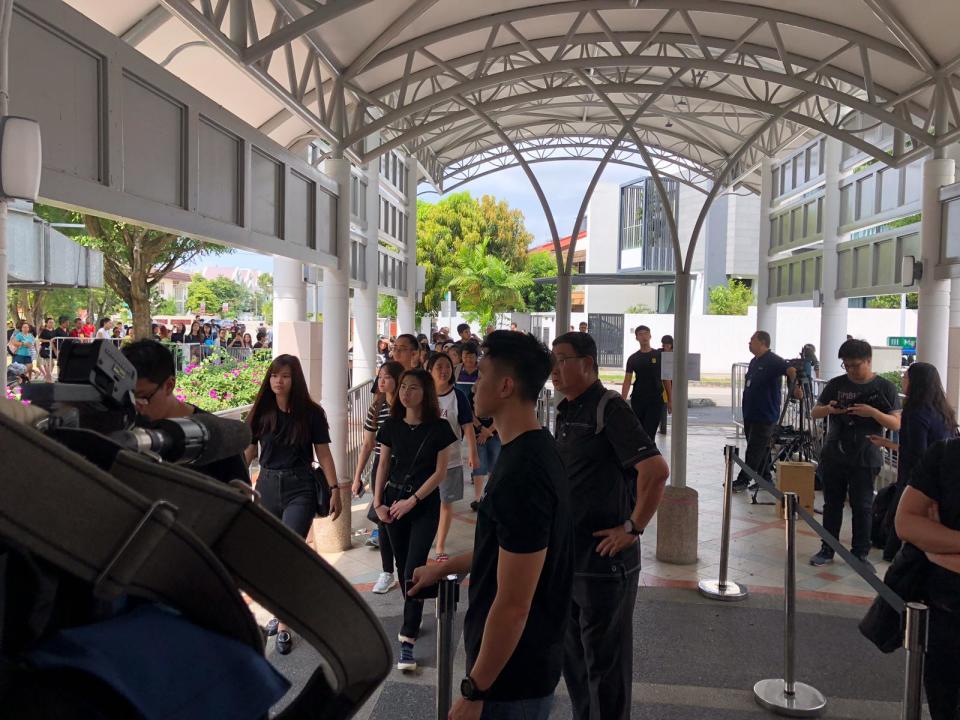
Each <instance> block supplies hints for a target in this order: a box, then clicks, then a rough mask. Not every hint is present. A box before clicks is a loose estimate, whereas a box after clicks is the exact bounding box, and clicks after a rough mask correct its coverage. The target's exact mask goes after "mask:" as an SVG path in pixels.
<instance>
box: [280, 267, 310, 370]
mask: <svg viewBox="0 0 960 720" xmlns="http://www.w3.org/2000/svg"><path fill="white" fill-rule="evenodd" d="M306 319H307V284H306V283H305V282H304V281H303V264H302V263H301V262H300V261H299V260H293V259H292V258H288V257H281V256H280V255H274V257H273V354H274V357H276V356H277V355H280V354H283V352H285V351H282V350H279V349H278V348H280V347H286V345H285V343H286V338H284V337H283V334H284V333H285V332H288V331H289V330H290V329H291V328H292V327H293V326H292V325H290V323H296V322H301V321H305V320H306ZM291 354H292V353H291ZM301 359H302V358H301Z"/></svg>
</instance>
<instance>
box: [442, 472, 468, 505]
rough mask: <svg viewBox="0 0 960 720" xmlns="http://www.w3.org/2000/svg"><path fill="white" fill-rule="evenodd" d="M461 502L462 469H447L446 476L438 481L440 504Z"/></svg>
mask: <svg viewBox="0 0 960 720" xmlns="http://www.w3.org/2000/svg"><path fill="white" fill-rule="evenodd" d="M457 500H463V468H462V467H460V466H459V465H457V466H456V467H452V468H447V476H446V477H445V478H444V479H443V480H441V481H440V502H443V503H448V504H449V503H454V502H456V501H457Z"/></svg>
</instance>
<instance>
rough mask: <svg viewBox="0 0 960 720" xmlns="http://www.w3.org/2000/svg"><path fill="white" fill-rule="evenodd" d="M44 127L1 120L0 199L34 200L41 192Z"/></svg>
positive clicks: (26, 121)
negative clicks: (41, 140) (41, 139)
mask: <svg viewBox="0 0 960 720" xmlns="http://www.w3.org/2000/svg"><path fill="white" fill-rule="evenodd" d="M41 166H42V163H41V151H40V124H39V123H38V122H37V121H36V120H31V119H29V118H23V117H16V116H14V115H10V116H7V117H0V198H20V199H21V200H29V201H31V202H32V201H34V200H36V199H37V195H38V194H39V193H40V173H41Z"/></svg>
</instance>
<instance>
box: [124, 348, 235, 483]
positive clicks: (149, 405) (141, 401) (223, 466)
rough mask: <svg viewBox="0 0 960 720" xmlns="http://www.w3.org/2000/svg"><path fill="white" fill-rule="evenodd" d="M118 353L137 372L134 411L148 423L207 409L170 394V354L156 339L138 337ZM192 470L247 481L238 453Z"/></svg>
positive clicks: (173, 371) (172, 373) (174, 380)
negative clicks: (135, 409) (148, 421)
mask: <svg viewBox="0 0 960 720" xmlns="http://www.w3.org/2000/svg"><path fill="white" fill-rule="evenodd" d="M121 352H122V353H123V355H124V357H126V358H127V360H129V361H130V363H131V364H132V365H133V367H134V368H135V369H136V371H137V387H136V390H135V391H134V397H135V399H136V403H137V413H139V414H140V415H143V416H144V417H145V418H147V419H149V420H150V421H151V422H157V421H158V420H167V419H170V418H179V417H189V416H191V415H194V414H198V413H204V412H206V411H204V410H201V409H200V408H198V407H195V406H194V405H190V404H189V403H184V402H180V401H179V400H177V398H176V396H175V395H174V394H173V392H174V388H175V387H176V384H177V378H176V369H175V367H174V363H173V354H172V353H171V352H170V351H169V350H168V349H167V348H165V347H164V346H163V345H161V344H160V343H159V342H157V341H156V340H138V341H136V342H132V343H130V344H129V345H125V346H123V348H122V349H121ZM193 469H194V470H196V471H198V472H201V473H203V474H204V475H209V476H210V477H212V478H214V479H215V480H220V481H221V482H230V481H231V480H242V481H243V482H245V483H248V484H249V482H250V476H249V475H248V474H247V465H246V463H245V462H244V461H243V455H242V454H241V453H237V455H236V456H234V457H229V458H225V459H223V460H217V461H215V462H212V463H209V464H208V465H204V466H202V467H193Z"/></svg>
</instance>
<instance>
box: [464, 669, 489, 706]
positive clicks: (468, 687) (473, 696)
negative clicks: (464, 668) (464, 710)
mask: <svg viewBox="0 0 960 720" xmlns="http://www.w3.org/2000/svg"><path fill="white" fill-rule="evenodd" d="M489 692H490V690H489V688H488V689H487V690H481V689H480V688H478V687H477V684H476V683H475V682H474V681H473V678H471V677H470V676H469V675H467V676H466V677H465V678H464V679H463V680H461V681H460V694H461V695H463V697H464V698H465V699H466V700H469V701H470V702H477V701H478V700H484V699H486V697H487V693H489Z"/></svg>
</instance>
